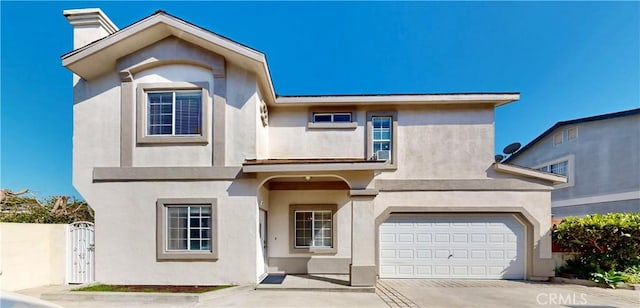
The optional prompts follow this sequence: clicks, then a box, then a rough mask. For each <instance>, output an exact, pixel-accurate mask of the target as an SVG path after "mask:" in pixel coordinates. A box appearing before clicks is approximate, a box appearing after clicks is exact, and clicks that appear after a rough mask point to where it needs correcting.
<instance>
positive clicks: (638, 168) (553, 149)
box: [506, 108, 640, 217]
mask: <svg viewBox="0 0 640 308" xmlns="http://www.w3.org/2000/svg"><path fill="white" fill-rule="evenodd" d="M506 162H509V163H513V164H516V165H521V166H527V167H531V168H533V169H537V170H541V171H545V172H550V173H555V174H560V175H564V176H566V177H567V183H562V184H558V185H556V187H555V190H554V191H553V192H552V193H551V211H552V213H553V215H554V216H555V217H566V216H583V215H586V214H594V213H602V214H606V213H618V212H640V108H639V109H632V110H627V111H622V112H616V113H610V114H603V115H598V116H593V117H587V118H581V119H575V120H570V121H563V122H558V123H556V124H555V125H553V126H552V127H551V128H549V129H547V130H546V131H545V132H544V133H542V134H541V135H540V136H538V137H537V138H535V139H534V140H533V141H531V142H530V143H529V144H527V145H526V146H524V147H523V148H522V149H521V150H520V151H518V152H516V153H514V154H513V155H512V156H511V157H509V158H508V159H507V160H506Z"/></svg>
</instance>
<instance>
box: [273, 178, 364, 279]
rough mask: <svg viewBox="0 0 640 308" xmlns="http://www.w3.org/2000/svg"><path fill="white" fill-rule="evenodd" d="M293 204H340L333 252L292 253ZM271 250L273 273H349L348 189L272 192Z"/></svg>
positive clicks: (335, 225)
mask: <svg viewBox="0 0 640 308" xmlns="http://www.w3.org/2000/svg"><path fill="white" fill-rule="evenodd" d="M290 205H337V211H336V213H335V215H334V220H335V223H334V227H335V228H337V232H336V231H334V232H333V233H334V234H335V237H334V239H333V240H334V243H333V244H334V247H335V248H336V251H334V252H330V253H309V252H296V251H292V247H293V242H292V240H293V235H292V234H291V223H290V211H289V209H290ZM267 225H268V228H269V230H268V231H267V234H268V236H269V238H268V242H267V247H268V256H269V270H270V272H286V273H325V274H326V273H341V274H347V273H349V264H350V261H351V201H350V198H349V191H347V190H304V191H300V190H271V191H269V212H268V222H267Z"/></svg>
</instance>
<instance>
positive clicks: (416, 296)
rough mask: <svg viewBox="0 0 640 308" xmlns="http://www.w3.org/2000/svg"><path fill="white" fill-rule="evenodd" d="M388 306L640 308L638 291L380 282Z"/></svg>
mask: <svg viewBox="0 0 640 308" xmlns="http://www.w3.org/2000/svg"><path fill="white" fill-rule="evenodd" d="M377 293H378V294H379V295H380V296H381V298H382V299H383V300H384V301H385V302H386V303H387V304H389V306H390V307H492V308H494V307H538V308H540V307H633V308H638V307H640V291H632V290H612V289H603V288H597V287H585V286H579V285H572V284H555V283H545V282H525V281H468V280H453V281H447V280H425V279H382V280H380V281H379V282H378V287H377Z"/></svg>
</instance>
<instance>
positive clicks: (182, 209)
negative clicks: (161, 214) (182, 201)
mask: <svg viewBox="0 0 640 308" xmlns="http://www.w3.org/2000/svg"><path fill="white" fill-rule="evenodd" d="M165 209H166V211H167V214H166V217H167V222H166V226H167V233H166V234H167V239H166V241H167V251H198V250H211V207H207V206H197V205H167V206H166V208H165Z"/></svg>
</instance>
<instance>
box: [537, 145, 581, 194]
mask: <svg viewBox="0 0 640 308" xmlns="http://www.w3.org/2000/svg"><path fill="white" fill-rule="evenodd" d="M533 169H536V170H540V171H544V172H549V173H553V174H557V175H562V176H565V177H566V178H567V182H566V183H561V184H557V185H555V188H556V189H561V188H566V187H573V186H574V185H575V180H576V179H575V178H576V176H575V169H576V168H575V156H574V155H573V154H571V155H567V156H564V157H560V158H558V159H554V160H552V161H548V162H546V163H543V164H540V165H537V166H534V167H533Z"/></svg>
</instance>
